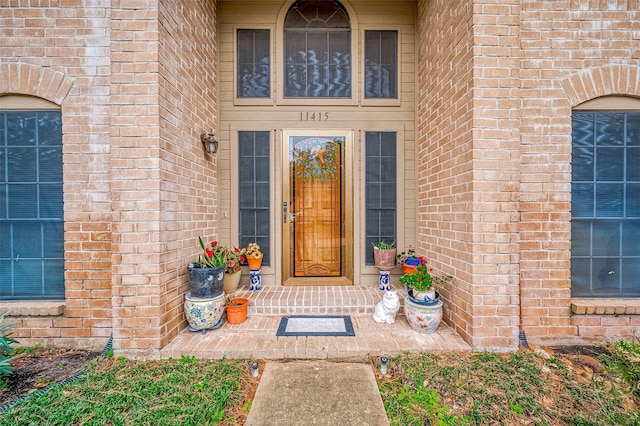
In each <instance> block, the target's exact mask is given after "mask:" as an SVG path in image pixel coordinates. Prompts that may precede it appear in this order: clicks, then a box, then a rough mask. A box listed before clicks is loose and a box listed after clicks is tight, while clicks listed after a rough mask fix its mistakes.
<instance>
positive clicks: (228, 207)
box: [219, 0, 416, 284]
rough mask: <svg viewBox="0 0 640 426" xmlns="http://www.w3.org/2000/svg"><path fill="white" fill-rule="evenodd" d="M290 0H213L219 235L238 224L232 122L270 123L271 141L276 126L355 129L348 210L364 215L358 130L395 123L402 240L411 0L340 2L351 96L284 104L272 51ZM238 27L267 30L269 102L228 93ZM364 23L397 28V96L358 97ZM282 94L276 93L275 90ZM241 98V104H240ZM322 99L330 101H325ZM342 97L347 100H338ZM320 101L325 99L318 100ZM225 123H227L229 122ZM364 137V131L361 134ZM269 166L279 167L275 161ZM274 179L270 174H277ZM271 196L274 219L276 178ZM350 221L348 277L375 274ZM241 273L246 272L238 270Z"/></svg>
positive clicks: (371, 278)
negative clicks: (320, 116) (348, 22)
mask: <svg viewBox="0 0 640 426" xmlns="http://www.w3.org/2000/svg"><path fill="white" fill-rule="evenodd" d="M291 3H292V2H289V1H287V2H283V1H271V2H260V4H259V5H257V4H255V2H250V1H225V0H222V1H220V25H219V38H220V45H219V46H220V63H221V65H220V71H221V72H220V117H221V119H220V129H221V134H220V136H221V139H222V141H223V145H222V149H221V153H220V155H219V159H220V186H221V190H220V195H221V198H220V207H221V209H222V211H224V212H228V214H227V217H224V216H223V217H222V218H221V221H220V227H221V239H222V240H223V241H227V242H228V241H231V242H232V243H234V244H237V242H238V241H237V238H238V237H237V235H238V228H237V226H238V225H237V223H234V220H235V218H236V217H237V214H236V212H237V206H236V204H235V203H234V197H235V193H236V192H237V187H236V185H235V181H234V180H233V179H231V176H232V175H233V173H235V172H234V171H233V168H234V167H236V164H235V163H234V160H235V157H232V152H233V151H232V150H230V148H229V146H230V145H233V144H235V143H237V141H236V132H237V131H238V130H276V132H275V133H274V137H275V138H276V140H274V141H273V143H274V145H276V144H278V143H280V133H279V131H280V130H281V129H327V130H329V129H341V130H352V131H353V132H354V138H355V142H354V157H355V161H356V163H357V165H356V167H355V169H356V170H357V171H358V175H357V176H355V177H354V182H353V183H354V193H355V195H356V197H355V200H354V215H355V217H356V218H361V217H363V213H364V212H363V207H362V206H363V200H362V195H363V194H362V184H363V177H362V173H361V170H360V167H361V166H360V163H361V157H362V155H364V153H363V151H362V141H361V140H360V137H361V132H364V131H367V130H377V131H396V132H398V147H399V150H401V152H400V153H399V156H400V157H404V159H405V160H404V163H403V164H402V165H401V167H400V168H399V172H400V173H401V174H402V176H403V181H402V182H401V188H408V189H407V190H403V191H401V192H399V193H398V198H399V199H398V209H399V210H401V213H402V214H403V215H404V220H402V221H399V223H398V232H399V238H398V241H399V243H400V244H401V246H402V245H408V244H414V243H415V240H414V236H415V219H414V207H415V191H414V190H413V188H415V174H414V172H415V166H414V158H415V154H414V153H415V140H414V135H415V132H414V124H413V123H414V118H415V95H414V92H415V84H414V81H415V65H414V61H415V59H414V58H415V26H414V22H415V13H416V9H415V7H416V3H415V2H414V1H395V2H392V3H391V2H386V1H353V2H345V5H346V7H347V9H348V10H349V11H351V12H353V13H352V15H351V16H350V18H351V19H352V26H356V25H357V28H356V29H354V30H353V32H352V37H355V38H356V41H357V43H356V46H357V51H356V52H352V53H353V55H352V59H353V61H352V66H353V67H356V68H357V81H354V82H352V92H354V93H355V94H356V96H355V100H354V101H353V102H349V101H347V102H344V101H342V100H340V101H335V102H326V101H324V100H322V101H320V102H318V101H317V100H316V101H314V100H311V99H310V100H306V101H304V102H298V105H289V103H291V102H290V100H287V101H286V102H284V103H287V105H284V104H282V102H278V93H281V90H282V82H281V78H280V76H279V75H278V74H277V62H276V61H277V58H278V55H277V51H278V50H281V49H282V43H281V39H282V29H281V28H279V27H278V22H279V21H278V18H279V16H280V17H281V16H282V13H284V11H286V8H288V7H289V5H290V4H291ZM238 28H268V29H270V30H271V41H272V51H271V64H272V80H271V85H272V93H273V95H272V99H271V100H270V101H269V102H268V103H269V105H263V104H264V101H258V102H256V104H254V105H251V104H250V102H248V101H247V100H242V101H241V102H238V101H237V100H235V97H234V85H233V81H234V69H235V66H234V62H235V56H234V55H235V49H234V38H235V31H236V29H238ZM365 29H382V30H389V29H393V30H397V31H398V32H399V43H400V46H399V56H400V61H401V63H400V71H401V73H400V74H399V76H398V79H399V81H400V90H401V92H400V99H399V101H398V100H390V101H389V102H382V105H381V103H380V102H375V103H376V104H377V105H373V104H374V102H371V101H363V95H362V67H363V64H362V57H363V53H362V48H363V41H362V39H363V31H364V30H365ZM280 97H281V95H280ZM240 103H242V105H240ZM327 103H329V105H327ZM345 103H346V104H349V105H345ZM322 104H324V105H322ZM301 112H302V113H303V114H306V113H307V112H309V113H313V112H316V113H317V112H322V113H325V112H327V113H328V114H329V119H328V120H326V121H322V122H317V121H315V122H314V121H301V120H300V113H301ZM230 129H231V130H230ZM362 137H364V134H362ZM277 152H280V147H275V151H274V156H275V155H279V154H276V153H277ZM274 173H279V170H276V169H275V168H274ZM276 182H277V180H276ZM274 190H275V192H274V194H273V196H272V200H273V201H272V205H273V206H274V210H276V213H274V217H273V220H274V221H275V220H279V219H280V216H279V215H278V213H277V211H278V209H279V206H280V204H279V203H276V201H278V200H279V196H278V191H279V190H280V187H279V185H277V184H276V185H275V187H274ZM356 222H357V223H355V224H354V226H355V229H354V234H355V235H354V243H355V248H354V252H355V255H356V260H355V269H356V271H355V275H356V277H358V275H359V274H362V276H361V277H360V278H359V279H357V282H356V283H355V284H359V283H362V282H368V283H373V282H375V281H376V280H377V270H376V269H375V268H372V267H369V268H365V267H364V254H362V253H363V247H362V242H361V240H363V239H364V237H363V234H362V231H363V225H364V224H363V223H361V221H360V220H356ZM277 229H278V228H276V227H274V230H275V231H276V235H273V237H274V240H273V243H274V244H275V246H276V247H279V245H280V235H278V232H277ZM272 266H273V267H272V268H267V270H266V271H263V278H264V279H265V282H266V283H270V284H274V283H275V284H278V283H277V282H276V281H277V279H276V278H277V277H278V275H277V272H278V271H277V267H279V265H272ZM245 279H246V277H245Z"/></svg>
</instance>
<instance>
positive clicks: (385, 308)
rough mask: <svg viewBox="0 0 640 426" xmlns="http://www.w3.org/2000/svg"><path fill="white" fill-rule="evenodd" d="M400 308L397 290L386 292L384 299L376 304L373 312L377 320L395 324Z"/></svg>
mask: <svg viewBox="0 0 640 426" xmlns="http://www.w3.org/2000/svg"><path fill="white" fill-rule="evenodd" d="M399 309H400V299H399V298H398V292H397V291H396V290H389V291H385V292H384V296H383V297H382V300H381V301H380V302H378V304H376V306H375V309H374V312H373V320H374V321H375V322H380V323H386V324H393V323H394V322H396V313H397V312H398V310H399Z"/></svg>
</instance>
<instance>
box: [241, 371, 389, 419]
mask: <svg viewBox="0 0 640 426" xmlns="http://www.w3.org/2000/svg"><path fill="white" fill-rule="evenodd" d="M388 424H389V421H388V420H387V415H386V413H385V410H384V406H383V405H382V398H381V397H380V393H379V391H378V385H377V383H376V379H375V376H374V374H373V370H372V368H371V366H370V365H368V364H355V363H335V362H327V361H296V362H286V363H277V362H267V363H266V365H265V368H264V372H263V373H262V378H261V379H260V384H259V385H258V390H257V392H256V395H255V398H254V401H253V405H252V406H251V411H250V412H249V416H248V417H247V421H246V423H245V425H246V426H298V425H300V426H309V425H322V426H359V425H362V426H383V425H388Z"/></svg>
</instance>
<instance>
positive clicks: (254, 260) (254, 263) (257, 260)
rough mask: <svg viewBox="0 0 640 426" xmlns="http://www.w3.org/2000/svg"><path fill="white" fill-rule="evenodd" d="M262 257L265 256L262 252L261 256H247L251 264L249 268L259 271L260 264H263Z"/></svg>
mask: <svg viewBox="0 0 640 426" xmlns="http://www.w3.org/2000/svg"><path fill="white" fill-rule="evenodd" d="M262 257H263V255H262V254H260V257H255V256H247V263H248V264H249V269H250V270H252V271H257V270H258V269H260V266H262Z"/></svg>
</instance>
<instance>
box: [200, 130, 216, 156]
mask: <svg viewBox="0 0 640 426" xmlns="http://www.w3.org/2000/svg"><path fill="white" fill-rule="evenodd" d="M200 142H202V145H203V146H204V149H205V151H207V152H208V153H209V154H215V153H216V152H218V140H217V139H216V136H215V135H214V134H213V133H200Z"/></svg>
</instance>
